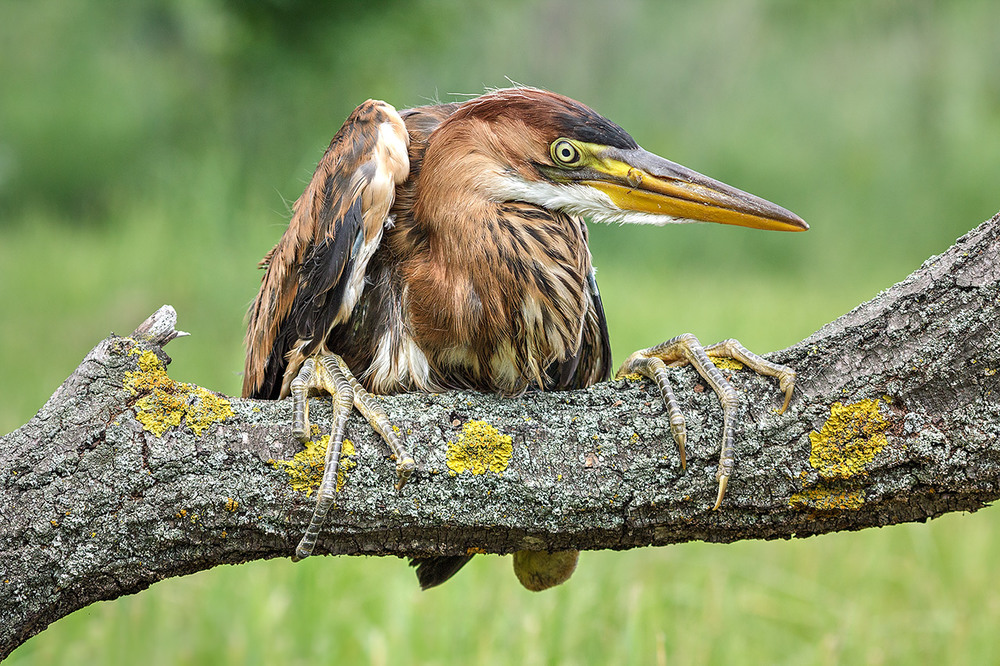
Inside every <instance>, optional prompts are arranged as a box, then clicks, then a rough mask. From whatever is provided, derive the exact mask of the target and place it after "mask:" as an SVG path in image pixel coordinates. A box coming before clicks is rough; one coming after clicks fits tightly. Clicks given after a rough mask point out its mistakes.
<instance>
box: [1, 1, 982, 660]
mask: <svg viewBox="0 0 1000 666" xmlns="http://www.w3.org/2000/svg"><path fill="white" fill-rule="evenodd" d="M998 21H1000V9H997V7H996V5H994V4H992V3H988V2H973V1H971V0H969V1H957V2H950V3H945V2H930V1H923V2H898V1H894V0H875V1H869V2H861V1H847V2H839V3H799V2H791V1H790V0H738V1H735V2H728V3H723V2H705V3H682V2H663V3H660V2H654V1H653V0H616V2H613V3H612V2H600V3H599V2H584V1H581V2H571V1H569V0H562V1H555V0H552V1H549V2H542V3H530V2H526V1H524V0H515V1H513V2H506V3H499V2H487V1H483V0H469V1H460V0H411V1H408V2H404V1H403V0H396V1H394V2H384V3H381V4H379V3H368V4H367V5H365V6H362V5H361V3H357V4H355V3H347V2H339V3H338V2H333V3H325V4H321V5H315V6H314V5H313V4H312V3H307V2H302V1H300V0H264V1H262V2H256V3H248V2H240V1H239V0H204V1H201V2H199V1H196V0H137V1H136V2H132V3H128V4H125V3H117V4H116V3H101V2H96V3H74V2H69V0H63V1H59V0H36V1H35V2H31V3H20V2H5V3H2V4H0V82H2V83H0V89H2V93H0V311H2V312H3V317H2V318H0V432H7V431H10V430H13V429H15V428H16V427H18V426H19V425H20V424H22V423H23V422H24V421H26V420H27V419H28V418H30V416H31V415H32V414H33V413H34V411H35V410H36V409H37V408H38V407H39V406H40V405H41V404H42V403H43V402H44V401H45V399H46V398H47V397H48V395H49V394H50V393H51V392H52V390H53V389H54V388H55V387H56V386H57V385H58V384H59V383H60V382H61V381H62V380H63V379H64V378H65V377H66V376H67V375H68V374H69V373H70V372H71V371H72V370H73V368H75V367H76V365H77V364H78V362H79V361H80V359H81V358H82V357H83V356H84V354H85V353H86V352H87V351H88V350H89V349H90V348H91V347H92V346H93V345H94V344H96V342H97V341H98V340H99V339H101V338H102V337H104V336H105V335H107V333H108V331H109V330H114V331H117V332H119V333H124V332H128V331H130V330H132V328H134V327H135V325H136V324H138V323H139V322H140V321H142V320H143V319H144V318H145V317H146V316H147V315H148V314H150V313H151V312H152V311H153V310H155V309H156V308H157V307H158V306H159V305H161V304H163V303H170V304H172V305H174V306H175V307H176V308H177V309H178V312H179V316H180V327H181V328H183V329H184V330H187V331H190V332H191V333H193V337H191V338H188V339H184V340H180V341H178V342H175V343H174V344H173V345H171V349H170V353H171V355H172V356H173V358H174V363H173V364H172V366H171V375H172V376H173V377H174V378H176V379H178V380H181V381H190V382H197V383H199V384H202V385H204V386H207V387H210V388H212V389H215V390H219V391H223V392H226V393H230V394H236V393H238V391H239V385H240V377H239V372H240V370H241V367H242V354H243V352H242V347H241V339H242V333H243V314H244V312H245V310H246V307H247V305H248V304H249V302H250V300H251V299H252V298H253V296H254V294H255V293H256V289H257V286H258V284H259V279H260V273H259V272H258V271H256V270H255V268H254V266H255V264H256V262H257V261H258V260H259V259H260V257H261V256H263V254H264V253H265V252H266V250H267V249H268V248H269V247H270V246H271V245H272V244H273V243H274V242H275V241H276V240H277V238H278V237H279V236H280V234H281V232H282V230H283V229H284V227H285V225H286V223H287V219H288V207H289V204H290V202H291V201H294V199H295V198H296V197H297V196H298V194H299V193H300V191H301V189H302V187H303V186H304V184H305V182H306V180H307V179H308V178H309V176H310V174H311V171H312V168H313V166H314V165H315V163H316V161H317V160H318V159H319V156H320V155H321V154H322V151H323V149H324V148H325V147H326V144H327V142H328V141H329V138H330V137H331V136H332V134H333V133H334V132H335V131H336V130H337V128H338V127H339V126H340V123H341V122H342V121H343V119H344V118H345V117H346V116H347V114H348V113H349V112H350V111H351V110H352V109H353V108H354V106H356V105H357V104H358V103H359V102H361V101H363V100H364V99H366V98H368V97H376V98H382V99H386V100H387V101H389V102H391V103H393V104H395V105H397V106H398V107H400V108H402V107H406V106H412V105H417V104H421V103H424V102H426V101H427V100H429V99H441V100H452V99H456V97H454V96H453V93H462V94H467V93H473V94H475V93H479V92H481V91H482V90H483V88H484V86H503V85H507V81H508V79H509V80H513V81H517V82H520V83H525V84H531V85H536V86H540V87H545V88H550V89H553V90H556V91H559V92H562V93H564V94H568V95H570V96H572V97H576V98H577V99H580V100H582V101H584V102H586V103H588V104H590V105H591V106H593V107H595V108H596V109H597V110H599V111H601V112H602V113H604V114H605V115H607V116H608V117H610V118H612V119H613V120H615V121H616V122H618V123H619V124H621V125H622V126H624V127H625V128H626V129H627V130H629V131H630V132H631V133H632V134H633V136H635V137H636V139H637V140H638V141H639V143H640V144H642V145H643V146H644V147H646V148H648V149H650V150H652V151H654V152H657V153H659V154H661V155H664V156H666V157H669V158H670V159H673V160H675V161H679V162H681V163H683V164H686V165H687V166H690V167H692V168H695V169H697V170H699V171H702V172H704V173H707V174H709V175H712V176H713V177H716V178H719V179H721V180H724V181H726V182H729V183H731V184H733V185H736V186H738V187H741V188H743V189H747V190H749V191H752V192H754V193H756V194H759V195H761V196H764V197H766V198H768V199H771V200H773V201H775V202H777V203H780V204H781V205H784V206H786V207H788V208H791V209H792V210H794V211H796V212H797V213H799V214H800V215H802V216H803V217H804V218H805V219H806V220H807V221H808V222H809V223H810V224H811V225H812V227H813V228H812V230H811V231H809V232H808V233H806V234H771V233H761V232H754V231H750V230H745V229H739V228H730V227H720V226H716V225H688V226H681V227H674V228H667V229H645V228H642V229H640V228H618V227H593V228H592V243H591V244H592V249H593V253H594V257H595V263H596V264H597V266H598V267H599V269H600V281H601V288H602V292H603V295H604V299H605V303H606V307H607V311H608V316H609V319H610V326H611V333H612V338H613V341H614V352H615V355H616V357H617V358H618V359H622V358H624V356H625V355H627V354H628V353H629V352H630V351H631V350H632V349H635V348H638V347H641V346H648V345H649V344H652V343H654V342H659V341H661V340H663V339H665V338H667V337H670V336H672V335H674V334H676V333H679V332H682V331H691V332H693V333H695V334H696V335H698V336H699V337H700V338H701V339H702V340H703V341H706V342H708V341H713V340H717V339H722V338H725V337H738V338H740V339H742V341H743V342H744V343H745V344H747V345H748V346H749V347H750V348H751V349H755V350H757V351H761V352H763V351H768V350H772V349H777V348H781V347H784V346H787V345H789V344H791V343H793V342H795V341H797V340H799V339H801V338H802V337H804V336H805V335H807V334H808V333H810V332H812V331H813V330H815V329H816V328H818V327H819V326H821V325H822V324H824V323H825V322H827V321H829V320H831V319H834V318H835V317H837V316H839V315H840V314H842V313H843V312H845V311H846V310H848V309H850V308H851V307H853V306H854V305H856V304H858V303H859V302H861V301H863V300H866V299H868V298H870V297H871V296H873V295H874V294H875V293H877V291H878V290H880V289H883V288H885V287H888V286H889V285H891V284H892V283H893V282H895V281H897V280H899V279H901V278H903V277H904V276H905V275H906V274H908V273H909V272H910V271H911V270H913V269H914V268H916V267H917V266H918V265H919V264H920V262H921V261H923V260H924V259H925V258H927V257H928V256H929V255H931V254H934V253H938V252H941V251H943V250H944V249H945V248H947V247H948V246H949V245H950V244H951V243H952V242H953V241H954V239H955V238H956V237H958V236H959V235H961V234H962V233H964V232H965V231H967V230H969V229H971V228H972V227H973V226H975V225H976V224H978V223H979V222H981V221H982V220H983V219H985V218H987V217H989V216H990V215H992V214H993V213H995V212H996V211H997V209H998V208H1000V189H998V182H1000V41H998V40H997V39H996V34H995V29H996V26H997V25H998V24H1000V23H998ZM694 445H695V446H697V445H699V443H698V439H697V436H696V437H695V442H694ZM745 464H746V463H745ZM997 526H998V518H997V513H996V511H995V510H993V509H990V510H986V511H983V512H980V513H979V514H977V515H975V516H966V515H949V516H946V517H944V518H942V519H939V520H937V521H934V522H933V523H930V524H926V525H904V526H898V527H893V528H887V529H882V530H867V531H865V532H861V533H855V534H835V535H828V536H823V537H818V538H812V539H808V540H803V541H794V542H780V543H761V542H746V543H737V544H732V545H728V546H718V545H711V544H702V543H693V544H686V545H682V546H673V547H669V548H661V549H645V550H637V551H630V552H623V553H611V552H600V553H586V554H585V555H584V556H583V559H582V562H581V567H580V570H579V571H578V573H577V575H576V577H574V579H573V580H572V581H570V582H569V583H568V584H567V585H565V586H563V587H561V588H559V589H556V590H552V591H549V592H546V593H543V594H532V593H529V592H526V591H524V590H522V589H520V587H519V586H518V585H517V584H516V582H515V581H514V579H513V577H512V576H511V575H510V572H509V567H510V565H509V562H508V561H507V560H505V559H501V558H496V557H479V558H476V559H475V560H474V561H473V562H472V563H471V564H470V565H469V566H468V567H466V570H464V571H463V572H462V574H461V575H460V576H458V577H456V579H455V580H454V581H452V582H451V583H449V584H448V585H446V586H444V587H443V588H440V589H438V590H435V591H432V592H427V593H421V592H419V591H418V590H417V588H416V585H415V581H414V579H413V575H412V573H411V571H409V570H408V568H407V567H406V566H404V565H403V563H402V562H399V561H395V560H389V559H356V558H338V559H331V558H315V559H313V560H307V561H306V562H303V563H300V564H297V565H292V564H291V563H290V562H288V561H285V560H282V561H272V562H257V563H252V564H248V565H243V566H239V567H224V568H219V569H216V570H212V571H208V572H204V573H201V574H197V575H194V576H189V577H186V578H183V579H173V580H169V581H165V582H162V583H159V584H157V585H155V586H154V587H153V588H151V589H150V590H148V591H146V592H143V593H142V594H139V595H136V596H133V597H129V598H125V599H120V600H117V601H114V602H107V603H101V604H97V605H94V606H91V607H89V608H87V609H84V610H82V611H79V612H77V613H75V614H73V615H72V616H70V617H68V618H65V619H63V620H61V621H59V622H57V623H55V624H54V625H53V626H51V627H50V628H49V629H48V630H46V631H45V632H43V633H42V634H40V635H38V636H36V637H35V638H32V639H31V640H30V641H29V642H28V643H26V644H25V645H24V646H22V647H21V648H19V649H18V650H17V651H15V652H14V654H13V655H12V656H11V657H10V659H9V663H11V664H52V663H67V664H68V663H86V662H88V661H89V662H92V663H113V664H117V663H144V664H148V665H150V666H152V665H153V664H209V663H211V664H217V663H249V664H258V663H259V664H275V663H279V664H300V663H301V664H305V663H317V662H319V663H322V662H333V661H340V662H342V663H372V664H384V663H390V662H391V663H393V664H405V663H427V664H451V663H484V664H488V663H499V664H503V663H519V664H550V663H571V664H572V663H578V664H588V663H595V664H605V663H634V664H646V663H723V662H726V661H729V660H734V659H741V660H744V661H749V662H750V663H760V662H764V663H795V664H801V663H820V664H822V663H841V662H847V663H859V662H863V663H912V662H941V663H944V662H947V663H975V664H982V663H990V662H996V661H997V660H998V659H1000V655H998V650H997V648H996V640H995V638H994V635H995V628H996V627H997V626H998V625H1000V601H998V600H997V597H996V595H995V594H992V588H993V577H994V574H995V566H994V561H995V556H994V555H993V554H994V553H996V552H998V551H1000V537H998V536H996V535H997V533H998V532H997V530H996V527H997ZM0 567H2V563H0Z"/></svg>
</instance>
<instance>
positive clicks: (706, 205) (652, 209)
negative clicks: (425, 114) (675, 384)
mask: <svg viewBox="0 0 1000 666" xmlns="http://www.w3.org/2000/svg"><path fill="white" fill-rule="evenodd" d="M441 129H442V130H443V131H444V132H443V133H444V134H447V135H450V136H449V141H448V142H447V144H448V145H450V149H451V150H455V149H457V148H458V147H459V146H461V147H462V148H463V149H464V151H467V152H466V154H470V155H474V156H476V157H477V158H478V162H479V168H478V173H477V175H476V184H477V187H479V188H481V189H482V190H484V191H485V192H487V193H488V195H489V196H490V197H491V198H492V199H494V200H502V201H525V202H529V203H534V204H537V205H539V206H542V207H544V208H548V209H551V210H561V211H564V212H567V213H570V214H573V215H583V216H586V217H589V218H591V219H593V220H595V221H601V222H604V221H609V222H611V221H614V222H629V223H638V224H657V225H660V224H667V223H670V222H690V221H703V222H719V223H722V224H735V225H739V226H743V227H751V228H754V229H770V230H777V231H804V230H806V229H808V228H809V227H808V225H807V224H806V223H805V222H803V221H802V219H801V218H799V217H798V216H797V215H795V214H794V213H792V212H791V211H788V210H785V209H784V208H782V207H780V206H777V205H775V204H772V203H771V202H769V201H765V200H764V199H761V198H759V197H756V196H754V195H752V194H748V193H746V192H743V191H742V190H738V189H736V188H735V187H730V186H729V185H726V184H725V183H721V182H719V181H717V180H713V179H712V178H709V177H707V176H703V175H702V174H700V173H698V172H696V171H692V170H691V169H688V168H687V167H684V166H681V165H680V164H676V163H674V162H671V161H669V160H666V159H664V158H662V157H659V156H657V155H654V154H653V153H650V152H648V151H646V150H643V149H642V148H640V147H639V145H638V144H637V143H636V142H635V140H634V139H633V138H632V137H631V136H630V135H629V134H628V133H627V132H626V131H625V130H623V129H622V128H621V127H619V126H618V125H616V124H614V123H613V122H611V121H610V120H608V119H606V118H604V117H603V116H601V115H600V114H598V113H596V112H595V111H593V110H592V109H590V108H588V107H587V106H585V105H583V104H581V103H579V102H577V101H575V100H572V99H570V98H568V97H564V96H562V95H557V94H555V93H551V92H547V91H543V90H536V89H531V88H510V89H504V90H497V91H495V92H492V93H489V94H486V95H483V96H482V97H478V98H476V99H474V100H470V101H469V102H466V103H464V104H462V105H461V106H460V108H459V109H458V110H457V111H456V112H455V113H454V114H453V115H452V116H451V117H450V118H449V119H448V121H447V122H446V123H444V124H442V127H441ZM452 154H454V153H452ZM428 157H429V158H430V157H431V151H428Z"/></svg>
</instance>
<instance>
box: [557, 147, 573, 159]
mask: <svg viewBox="0 0 1000 666" xmlns="http://www.w3.org/2000/svg"><path fill="white" fill-rule="evenodd" d="M573 153H574V151H573V147H572V146H570V145H569V144H565V143H564V144H563V145H562V147H561V148H560V149H559V157H561V158H562V159H563V161H564V162H569V161H570V160H572V159H573Z"/></svg>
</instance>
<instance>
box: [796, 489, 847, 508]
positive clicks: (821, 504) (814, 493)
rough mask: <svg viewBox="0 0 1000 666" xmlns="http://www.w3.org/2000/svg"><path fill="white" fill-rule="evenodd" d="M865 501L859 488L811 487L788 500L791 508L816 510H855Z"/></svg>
mask: <svg viewBox="0 0 1000 666" xmlns="http://www.w3.org/2000/svg"><path fill="white" fill-rule="evenodd" d="M864 503H865V495H864V493H863V492H862V491H860V490H835V489H831V488H812V489H809V490H803V491H802V492H798V493H795V494H794V495H792V496H791V498H789V500H788V505H789V506H791V507H792V508H793V509H814V510H817V511H840V510H857V509H860V508H861V505H863V504H864Z"/></svg>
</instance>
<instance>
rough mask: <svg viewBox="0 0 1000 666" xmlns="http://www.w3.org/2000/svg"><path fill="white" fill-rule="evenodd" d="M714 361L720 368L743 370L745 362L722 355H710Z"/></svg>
mask: <svg viewBox="0 0 1000 666" xmlns="http://www.w3.org/2000/svg"><path fill="white" fill-rule="evenodd" d="M709 358H710V359H712V363H714V364H715V367H717V368H718V369H719V370H742V369H743V367H744V366H743V364H742V363H740V362H739V361H737V360H736V359H735V358H724V357H721V356H710V357H709Z"/></svg>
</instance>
